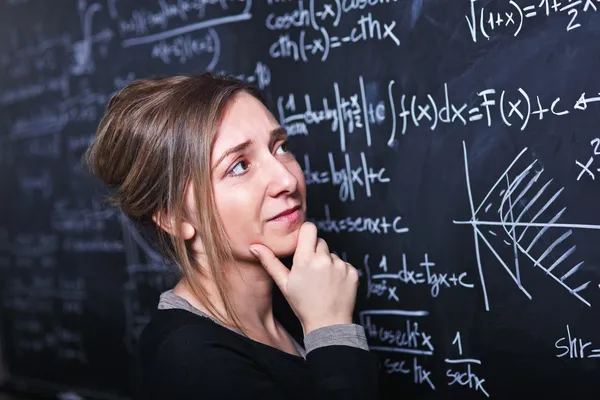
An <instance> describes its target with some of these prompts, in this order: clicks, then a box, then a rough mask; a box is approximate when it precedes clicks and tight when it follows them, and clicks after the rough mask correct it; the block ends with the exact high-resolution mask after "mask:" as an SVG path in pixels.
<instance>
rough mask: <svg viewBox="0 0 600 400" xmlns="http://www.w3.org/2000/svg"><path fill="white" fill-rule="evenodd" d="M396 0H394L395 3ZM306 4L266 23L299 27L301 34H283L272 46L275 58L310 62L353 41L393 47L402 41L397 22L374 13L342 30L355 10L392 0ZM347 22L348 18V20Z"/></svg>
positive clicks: (300, 3)
mask: <svg viewBox="0 0 600 400" xmlns="http://www.w3.org/2000/svg"><path fill="white" fill-rule="evenodd" d="M395 1H396V0H394V2H395ZM308 3H309V4H307V5H305V3H304V1H302V0H300V1H298V7H297V8H295V9H293V10H292V11H287V12H285V13H283V14H276V13H274V12H272V13H270V14H269V15H268V16H267V18H266V20H265V26H266V28H267V29H268V30H273V31H287V30H290V29H293V28H298V29H299V34H298V36H297V37H293V36H292V35H291V34H289V33H284V34H281V35H280V36H279V37H278V38H277V40H276V41H274V42H273V43H272V44H271V45H270V47H269V55H270V56H271V57H272V58H283V59H286V58H291V59H293V60H294V61H302V62H305V63H307V62H309V60H311V59H313V58H317V59H319V60H321V61H325V60H327V58H328V57H329V53H330V51H331V50H333V49H337V48H342V47H345V46H347V45H349V44H351V43H358V42H365V41H386V42H389V43H391V44H393V46H400V44H401V42H400V39H399V37H398V33H397V31H396V29H397V27H396V21H394V20H388V21H387V22H386V21H380V20H379V19H378V18H376V17H374V16H373V14H372V13H371V12H367V13H365V14H361V15H360V16H359V17H358V18H357V19H356V20H355V21H356V22H355V23H354V25H353V26H352V27H351V29H348V30H347V31H345V32H338V31H339V25H340V22H341V20H342V18H343V19H344V20H345V19H347V18H348V16H347V15H348V13H349V12H350V11H352V10H363V9H365V8H366V7H367V6H369V7H373V6H375V5H377V4H378V3H379V4H382V3H389V1H375V2H372V1H371V2H368V3H367V2H346V1H344V2H343V3H342V2H340V1H335V2H332V3H329V4H328V3H327V2H317V1H314V0H310V1H309V2H308ZM344 22H345V21H344Z"/></svg>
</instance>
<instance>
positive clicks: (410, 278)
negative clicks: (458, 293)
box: [363, 253, 474, 301]
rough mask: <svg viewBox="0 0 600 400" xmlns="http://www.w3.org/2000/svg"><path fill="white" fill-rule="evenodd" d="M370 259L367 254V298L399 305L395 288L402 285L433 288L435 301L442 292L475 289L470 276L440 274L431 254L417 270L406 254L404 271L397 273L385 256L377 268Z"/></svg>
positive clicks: (454, 273) (463, 273)
mask: <svg viewBox="0 0 600 400" xmlns="http://www.w3.org/2000/svg"><path fill="white" fill-rule="evenodd" d="M370 258H371V257H370V254H366V255H365V257H364V260H363V266H364V268H365V271H366V279H367V297H370V296H371V295H375V296H387V299H388V300H396V301H399V298H398V295H397V294H396V289H397V287H396V286H395V285H397V284H398V282H400V283H403V284H405V285H424V286H429V288H430V289H429V290H430V294H431V296H432V297H434V298H435V297H437V296H438V295H439V293H440V289H447V288H452V287H463V288H468V289H471V288H473V287H474V285H473V284H472V283H470V279H469V277H468V276H467V273H466V272H461V273H456V272H452V273H448V272H437V271H436V268H435V265H436V263H435V262H433V261H431V260H430V259H429V256H428V255H427V253H425V254H424V255H423V260H422V261H421V262H418V263H415V264H417V265H418V267H416V268H409V267H408V262H407V257H406V254H404V253H402V267H401V268H398V272H397V273H392V272H391V271H389V270H388V268H389V266H390V264H391V263H390V262H389V260H388V257H387V256H386V255H385V254H384V255H382V256H381V258H378V259H376V260H375V262H374V263H373V264H374V265H370Z"/></svg>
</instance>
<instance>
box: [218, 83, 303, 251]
mask: <svg viewBox="0 0 600 400" xmlns="http://www.w3.org/2000/svg"><path fill="white" fill-rule="evenodd" d="M211 165H212V180H213V193H214V196H215V201H216V205H217V209H218V212H219V215H220V217H221V221H222V224H223V227H224V228H225V231H226V232H227V235H228V237H229V240H230V241H231V245H232V247H233V251H234V255H235V256H236V257H238V258H239V257H242V258H251V259H252V260H255V257H254V256H253V255H252V254H251V253H250V252H249V250H248V248H249V246H250V245H251V244H254V243H260V244H263V245H265V246H267V247H269V248H270V249H271V250H272V251H273V253H275V255H277V256H278V257H284V256H288V255H290V254H292V253H293V252H294V251H295V250H296V244H297V240H298V232H299V229H300V226H301V225H302V223H303V222H304V219H305V215H306V185H305V182H304V174H303V172H302V169H301V168H300V165H299V164H298V163H297V162H296V159H295V158H294V156H293V155H292V154H291V153H290V152H288V149H287V136H286V132H285V130H284V129H283V128H282V127H281V126H280V125H279V123H278V122H277V120H276V119H275V118H274V117H273V115H272V114H271V113H270V112H269V111H268V110H267V109H266V108H265V107H264V105H263V104H262V103H261V102H260V101H258V100H257V99H256V98H254V97H253V96H252V95H250V94H247V93H244V92H242V93H239V94H237V95H236V96H235V97H234V98H233V99H232V101H231V103H230V104H229V106H228V108H227V109H226V111H225V113H224V115H223V119H222V121H221V125H220V127H219V131H218V133H217V137H216V140H215V143H214V146H213V149H212V153H211ZM294 209H297V211H296V212H292V213H291V214H290V213H289V212H290V211H291V210H294ZM282 213H287V215H283V216H280V217H279V218H276V217H277V216H279V215H281V214H282Z"/></svg>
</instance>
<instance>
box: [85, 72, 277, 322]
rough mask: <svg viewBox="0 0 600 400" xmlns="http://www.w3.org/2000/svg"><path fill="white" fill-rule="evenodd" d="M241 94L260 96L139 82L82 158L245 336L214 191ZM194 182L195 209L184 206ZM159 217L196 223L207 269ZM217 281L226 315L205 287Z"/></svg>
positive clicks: (179, 79) (181, 82)
mask: <svg viewBox="0 0 600 400" xmlns="http://www.w3.org/2000/svg"><path fill="white" fill-rule="evenodd" d="M239 92H246V93H249V94H251V95H253V96H254V97H255V98H257V99H258V100H260V101H261V102H262V103H263V104H265V103H266V101H265V99H264V98H263V97H262V95H261V93H260V92H259V91H258V89H257V88H255V87H254V86H252V85H249V84H247V83H245V82H243V81H240V80H238V79H234V78H231V77H225V76H216V75H213V74H210V73H204V74H201V75H197V76H187V75H185V76H173V77H164V78H149V79H140V80H136V81H134V82H132V83H130V84H128V85H127V86H125V87H124V88H123V89H122V90H121V91H119V92H118V93H117V94H115V95H114V96H113V97H112V98H111V99H110V101H109V102H108V106H107V109H106V113H105V115H104V117H103V118H102V120H101V121H100V124H99V126H98V129H97V132H96V137H95V139H94V141H93V143H92V144H91V145H90V147H89V148H88V149H87V151H86V153H85V154H84V156H83V163H84V166H85V167H86V169H87V170H88V171H90V172H91V173H92V174H94V175H95V176H96V177H98V178H99V179H100V180H101V181H103V182H104V183H105V184H106V185H108V186H109V187H110V188H113V189H115V191H114V193H113V194H112V195H111V196H110V197H109V201H110V202H111V203H112V204H114V205H116V206H118V207H120V208H121V209H122V211H123V213H124V214H125V215H127V216H128V217H129V218H130V219H132V220H133V221H135V222H136V223H138V224H140V225H139V226H142V225H146V226H150V227H151V228H152V229H153V231H154V232H153V233H154V234H155V235H156V237H157V239H158V241H157V245H158V247H159V249H160V250H161V252H162V254H163V255H165V257H166V258H167V259H168V260H170V261H172V262H174V263H175V264H176V265H178V266H179V272H180V274H181V276H182V279H183V280H184V282H185V283H186V284H187V286H188V287H189V288H190V289H191V290H192V292H193V294H194V295H195V296H196V297H197V298H198V300H199V301H200V302H201V304H203V305H204V306H205V307H206V308H207V309H208V311H209V312H210V313H212V315H213V316H214V317H215V318H217V319H218V320H219V321H220V322H221V323H223V324H226V325H229V326H234V327H236V328H238V329H239V330H241V331H242V332H243V331H244V329H243V326H242V324H241V323H240V320H239V318H238V316H237V315H236V313H235V311H234V309H233V306H232V302H231V299H230V298H229V297H228V293H227V287H226V281H225V278H224V274H223V270H222V268H221V266H223V265H225V264H227V263H229V262H231V261H232V259H233V255H232V249H231V246H230V243H229V240H228V238H227V235H226V234H225V230H224V228H223V226H222V224H221V220H220V218H219V214H218V211H217V207H216V204H215V200H214V196H213V192H212V180H211V167H210V165H211V160H210V154H211V150H212V147H213V144H214V141H215V137H216V135H217V130H218V126H219V122H220V120H221V118H222V115H223V112H224V110H225V108H226V107H227V105H228V103H229V102H230V100H231V99H232V98H233V97H234V96H235V95H236V94H237V93H239ZM189 182H191V184H192V187H193V189H194V193H195V195H196V196H195V202H196V204H195V206H196V210H199V212H198V213H197V215H195V216H192V215H190V213H189V212H188V210H187V209H186V206H185V193H186V188H187V187H188V183H189ZM157 213H159V214H162V215H167V216H168V218H169V221H170V223H171V224H172V226H174V227H179V226H181V223H182V222H183V221H184V220H187V221H189V220H190V218H194V217H195V218H196V221H195V222H196V223H195V224H194V226H197V227H199V232H197V234H198V235H199V236H200V240H201V241H202V243H203V245H204V248H205V252H206V259H207V265H199V263H198V260H197V257H195V255H194V254H193V252H192V251H191V248H190V247H189V246H188V243H186V242H185V241H184V240H183V239H182V238H181V237H180V236H179V235H169V234H167V233H166V232H164V231H163V230H162V229H160V228H159V227H157V226H156V225H155V224H154V223H152V216H153V215H156V214H157ZM206 276H210V277H212V278H213V280H214V283H215V285H216V288H217V289H218V295H219V296H220V298H221V299H222V301H223V303H224V308H225V314H223V313H221V312H219V310H217V308H216V307H215V305H214V304H213V303H212V302H211V301H210V299H209V298H208V295H207V292H206V290H205V289H204V287H203V286H202V284H201V281H202V278H203V277H204V278H206Z"/></svg>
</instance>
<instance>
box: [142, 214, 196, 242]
mask: <svg viewBox="0 0 600 400" xmlns="http://www.w3.org/2000/svg"><path fill="white" fill-rule="evenodd" d="M152 221H154V223H155V224H156V226H158V227H159V228H160V229H162V230H163V231H165V232H166V233H168V234H169V235H172V236H179V237H181V238H182V239H183V240H189V239H191V238H193V237H194V235H195V234H196V230H195V229H194V227H193V226H192V224H190V223H189V222H186V221H182V222H181V224H180V226H179V229H176V227H175V226H173V225H174V224H175V221H174V219H173V218H172V217H168V216H167V215H166V213H164V212H162V211H157V212H156V213H154V214H153V215H152Z"/></svg>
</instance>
